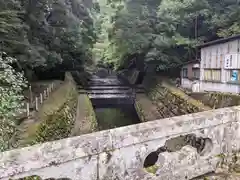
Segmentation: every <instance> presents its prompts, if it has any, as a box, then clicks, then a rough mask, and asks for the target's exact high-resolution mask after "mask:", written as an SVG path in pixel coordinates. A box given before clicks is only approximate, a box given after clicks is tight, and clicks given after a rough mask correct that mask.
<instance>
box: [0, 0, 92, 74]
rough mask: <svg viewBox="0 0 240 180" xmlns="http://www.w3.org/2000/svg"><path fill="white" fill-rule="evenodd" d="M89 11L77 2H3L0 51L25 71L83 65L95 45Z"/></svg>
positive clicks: (84, 5)
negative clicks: (62, 65) (16, 61)
mask: <svg viewBox="0 0 240 180" xmlns="http://www.w3.org/2000/svg"><path fill="white" fill-rule="evenodd" d="M90 8H91V3H89V2H86V3H82V2H81V1H78V0H70V1H68V2H67V1H63V0H59V1H55V0H49V1H44V0H32V1H21V0H16V1H4V0H0V33H1V38H0V41H1V48H2V50H4V51H5V52H7V53H9V54H10V55H12V56H13V57H16V58H17V59H18V65H20V67H21V68H23V70H34V69H35V68H38V69H39V68H41V69H51V68H53V67H55V66H56V65H58V64H62V63H64V64H66V67H72V66H76V65H81V64H83V63H84V62H86V61H89V60H91V49H92V46H93V43H94V42H95V34H94V29H93V20H92V17H91V13H90V11H89V10H90Z"/></svg>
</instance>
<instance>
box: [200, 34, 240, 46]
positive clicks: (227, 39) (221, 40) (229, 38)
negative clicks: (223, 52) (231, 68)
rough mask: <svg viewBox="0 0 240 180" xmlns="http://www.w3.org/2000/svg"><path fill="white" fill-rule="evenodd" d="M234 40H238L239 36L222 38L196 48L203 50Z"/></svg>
mask: <svg viewBox="0 0 240 180" xmlns="http://www.w3.org/2000/svg"><path fill="white" fill-rule="evenodd" d="M236 39H240V34H239V35H235V36H231V37H228V38H222V39H218V40H215V41H210V42H207V43H204V44H201V45H199V46H197V47H199V48H204V47H208V46H212V45H215V44H221V43H225V42H228V41H232V40H236Z"/></svg>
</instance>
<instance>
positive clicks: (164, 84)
mask: <svg viewBox="0 0 240 180" xmlns="http://www.w3.org/2000/svg"><path fill="white" fill-rule="evenodd" d="M143 86H144V88H145V89H146V92H147V94H148V96H149V97H150V98H151V99H152V102H153V104H155V105H156V106H157V109H158V111H159V113H160V114H161V117H162V118H168V117H172V116H180V115H184V114H190V113H197V112H200V111H206V110H210V109H211V108H210V107H208V106H205V105H204V104H203V103H202V102H200V101H197V100H194V99H193V98H191V97H190V96H188V95H187V94H185V93H184V92H183V91H181V90H180V89H178V88H176V87H174V85H171V84H170V83H169V82H168V81H167V80H162V79H160V78H158V77H155V76H150V77H146V78H145V79H144V82H143Z"/></svg>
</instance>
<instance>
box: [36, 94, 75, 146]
mask: <svg viewBox="0 0 240 180" xmlns="http://www.w3.org/2000/svg"><path fill="white" fill-rule="evenodd" d="M76 103H77V102H76V97H74V98H72V99H69V101H67V102H66V103H65V104H63V105H62V107H61V109H59V110H58V111H57V112H54V113H53V114H52V115H49V116H48V117H47V119H46V120H45V121H44V122H42V123H41V124H40V125H39V127H38V128H37V132H36V137H35V139H34V143H41V142H47V141H54V140H59V139H63V138H67V137H68V136H69V134H70V133H71V129H72V127H73V123H74V113H75V112H74V111H75V109H76Z"/></svg>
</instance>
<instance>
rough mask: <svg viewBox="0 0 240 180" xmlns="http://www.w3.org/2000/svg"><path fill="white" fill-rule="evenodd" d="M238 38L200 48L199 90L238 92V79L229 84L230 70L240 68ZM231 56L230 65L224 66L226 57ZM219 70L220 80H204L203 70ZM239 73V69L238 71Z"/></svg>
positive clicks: (239, 40) (239, 86)
mask: <svg viewBox="0 0 240 180" xmlns="http://www.w3.org/2000/svg"><path fill="white" fill-rule="evenodd" d="M239 49H240V39H236V40H232V41H229V42H226V43H220V44H216V45H211V46H207V47H203V48H202V49H201V64H200V81H201V83H200V91H218V92H230V93H239V92H240V90H239V89H240V79H238V82H237V83H239V85H238V84H229V83H228V82H230V81H231V71H232V70H240V51H239ZM229 55H230V56H232V61H231V65H229V66H226V60H225V59H226V57H228V56H229ZM213 69H215V70H217V71H221V79H220V82H206V81H205V80H206V79H205V78H204V77H205V76H206V74H204V71H207V70H208V71H209V70H213ZM239 73H240V71H239Z"/></svg>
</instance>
